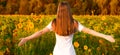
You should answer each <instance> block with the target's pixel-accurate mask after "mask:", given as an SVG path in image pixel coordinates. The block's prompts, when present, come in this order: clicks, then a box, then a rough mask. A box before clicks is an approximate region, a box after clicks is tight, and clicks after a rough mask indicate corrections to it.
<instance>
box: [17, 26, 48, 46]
mask: <svg viewBox="0 0 120 55" xmlns="http://www.w3.org/2000/svg"><path fill="white" fill-rule="evenodd" d="M48 31H50V30H49V29H48V28H44V29H42V30H40V31H38V32H36V33H34V34H32V35H31V36H28V37H25V38H21V41H20V42H19V44H18V46H22V45H23V44H25V43H26V42H27V41H28V40H31V39H34V38H38V37H39V36H41V35H42V34H44V33H46V32H48Z"/></svg>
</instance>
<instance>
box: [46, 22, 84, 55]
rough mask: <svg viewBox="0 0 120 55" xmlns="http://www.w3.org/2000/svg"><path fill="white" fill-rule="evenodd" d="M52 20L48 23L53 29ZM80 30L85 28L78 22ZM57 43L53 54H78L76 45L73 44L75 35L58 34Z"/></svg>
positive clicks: (48, 26)
mask: <svg viewBox="0 0 120 55" xmlns="http://www.w3.org/2000/svg"><path fill="white" fill-rule="evenodd" d="M51 24H52V22H50V23H49V24H48V25H47V28H49V29H50V30H51V31H52V25H51ZM78 24H79V26H78V31H81V30H82V29H83V26H82V25H81V24H80V23H78ZM55 35H56V44H55V47H54V50H53V55H76V53H75V50H74V46H73V44H72V40H73V35H74V34H71V35H68V36H60V35H58V34H56V33H55Z"/></svg>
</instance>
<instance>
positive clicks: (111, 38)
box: [82, 27, 115, 42]
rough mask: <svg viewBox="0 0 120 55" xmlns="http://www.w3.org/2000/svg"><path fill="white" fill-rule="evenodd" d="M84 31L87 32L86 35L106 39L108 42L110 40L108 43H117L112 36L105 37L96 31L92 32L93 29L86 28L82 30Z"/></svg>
mask: <svg viewBox="0 0 120 55" xmlns="http://www.w3.org/2000/svg"><path fill="white" fill-rule="evenodd" d="M82 31H83V32H85V33H88V34H91V35H93V36H97V37H101V38H104V39H106V40H108V41H110V42H115V39H114V38H113V37H112V36H110V35H105V34H102V33H99V32H96V31H94V30H91V29H89V28H86V27H84V28H83V29H82Z"/></svg>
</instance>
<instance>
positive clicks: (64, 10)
mask: <svg viewBox="0 0 120 55" xmlns="http://www.w3.org/2000/svg"><path fill="white" fill-rule="evenodd" d="M70 11H71V10H70V6H69V4H68V3H67V2H65V1H64V2H61V3H59V5H58V10H57V17H56V19H54V20H53V21H51V22H50V23H49V24H48V26H46V27H45V28H44V29H42V30H40V31H38V32H36V33H34V34H32V35H31V36H28V37H25V38H21V41H20V43H19V44H18V46H22V45H23V44H25V43H26V42H27V41H28V40H31V39H34V38H38V37H40V36H41V35H42V34H44V33H46V32H49V31H53V32H55V35H56V44H55V47H54V51H53V55H76V53H75V50H74V46H73V45H72V39H73V35H74V33H75V32H77V31H79V32H80V31H83V32H85V33H88V34H91V35H93V36H97V37H101V38H104V39H106V40H108V41H110V42H115V40H114V38H113V37H112V36H109V35H104V34H102V33H99V32H96V31H94V30H91V29H89V28H86V27H84V26H83V25H81V24H80V23H79V22H78V21H76V20H74V19H73V17H72V14H71V12H70Z"/></svg>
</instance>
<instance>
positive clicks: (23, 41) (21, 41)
mask: <svg viewBox="0 0 120 55" xmlns="http://www.w3.org/2000/svg"><path fill="white" fill-rule="evenodd" d="M27 41H28V39H27V38H21V39H20V42H19V44H18V46H22V45H23V44H25V43H26V42H27Z"/></svg>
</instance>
